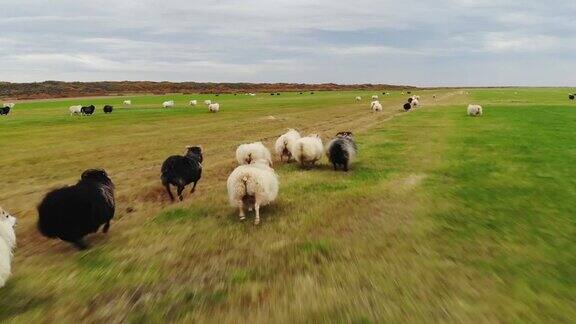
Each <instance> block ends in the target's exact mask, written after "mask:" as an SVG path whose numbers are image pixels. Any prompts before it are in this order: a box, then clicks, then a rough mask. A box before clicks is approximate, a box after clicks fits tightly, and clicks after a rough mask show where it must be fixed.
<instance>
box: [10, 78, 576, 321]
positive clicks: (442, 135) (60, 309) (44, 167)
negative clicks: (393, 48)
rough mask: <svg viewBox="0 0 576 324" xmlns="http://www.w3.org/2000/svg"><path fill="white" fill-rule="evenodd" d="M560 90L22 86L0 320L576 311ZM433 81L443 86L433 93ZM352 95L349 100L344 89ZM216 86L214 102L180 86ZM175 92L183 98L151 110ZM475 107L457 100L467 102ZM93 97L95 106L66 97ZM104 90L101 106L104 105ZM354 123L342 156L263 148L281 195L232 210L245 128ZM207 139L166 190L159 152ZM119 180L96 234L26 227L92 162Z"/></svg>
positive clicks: (477, 316)
mask: <svg viewBox="0 0 576 324" xmlns="http://www.w3.org/2000/svg"><path fill="white" fill-rule="evenodd" d="M567 93H568V90H567V89H501V90H500V89H490V90H488V89H480V90H474V89H472V90H441V91H440V90H439V91H432V90H430V91H419V93H418V94H420V95H421V96H422V100H421V102H422V104H423V107H422V108H419V109H417V110H416V111H414V112H411V113H403V112H401V111H399V108H400V107H401V103H402V102H403V100H404V97H403V96H401V95H400V94H399V93H398V92H395V93H393V94H392V95H391V96H386V97H384V96H381V99H382V100H381V102H382V104H383V106H384V112H383V113H380V114H372V113H371V112H370V111H369V101H368V98H369V97H370V95H371V94H372V93H365V92H320V93H316V94H315V95H310V94H307V93H305V94H304V95H298V94H296V93H283V94H282V95H281V96H280V97H277V96H269V95H267V94H263V95H259V96H257V97H247V96H232V95H221V96H220V97H218V98H216V97H214V96H210V95H197V96H194V95H187V96H183V95H167V96H140V97H130V99H132V102H133V106H132V107H130V108H125V107H122V106H121V105H120V103H121V102H122V101H123V100H124V98H94V99H77V100H52V101H36V102H26V103H20V104H18V105H17V106H16V108H15V109H14V111H13V114H11V115H10V116H7V117H6V116H1V118H0V134H1V136H2V140H1V141H0V152H2V154H1V155H0V165H2V167H1V168H0V179H2V181H0V205H1V206H2V207H4V208H5V209H7V210H9V211H10V212H11V213H12V214H14V215H15V216H17V217H18V218H19V226H18V227H17V236H18V248H17V250H16V251H15V258H14V262H13V273H14V274H13V276H12V277H11V279H10V280H9V281H8V283H7V285H6V286H5V287H4V288H2V289H1V290H0V322H4V321H14V322H21V323H32V322H53V321H59V322H76V321H86V322H102V321H109V322H120V321H127V322H143V321H148V322H165V321H182V322H191V321H196V322H226V323H238V322H260V323H263V322H266V323H278V322H290V323H301V322H354V323H367V322H426V323H429V322H470V323H482V322H487V323H497V322H506V323H510V322H544V323H550V322H566V323H568V322H574V321H575V320H576V244H575V243H576V163H574V161H576V145H575V144H574V139H575V138H576V127H574V125H576V105H575V104H574V103H570V102H569V101H568V100H567ZM432 94H437V95H438V99H436V100H434V99H432ZM356 95H361V96H363V97H364V101H363V102H362V103H356V102H354V100H353V99H354V97H355V96H356ZM192 98H194V99H198V100H199V102H200V101H203V100H204V99H212V100H213V101H218V102H220V104H221V112H220V113H218V114H209V113H208V112H207V109H206V108H205V107H204V106H203V105H199V107H196V108H191V107H186V103H187V102H188V100H189V99H192ZM166 99H175V100H176V108H174V109H171V110H165V109H162V108H159V106H160V104H161V103H162V101H164V100H166ZM472 102H474V103H479V104H482V105H483V106H484V113H485V116H483V117H482V118H470V117H467V116H466V105H467V104H468V103H472ZM89 103H94V104H95V105H97V106H98V108H97V113H96V115H94V116H91V117H71V116H69V115H68V114H67V112H68V110H67V107H68V106H70V105H72V104H89ZM108 103H111V104H113V105H114V106H115V107H116V110H115V111H114V113H113V114H111V115H104V114H103V113H102V112H101V107H102V105H103V104H108ZM288 127H294V128H297V129H299V130H301V132H302V133H305V134H307V133H311V132H315V133H319V134H321V135H322V137H323V139H324V140H325V141H326V140H328V139H329V138H331V137H332V136H333V135H334V134H335V133H336V132H337V131H341V130H351V131H353V132H354V133H355V134H356V140H357V142H358V145H359V150H360V153H359V160H358V162H357V163H356V164H355V165H354V166H353V168H352V170H351V171H350V172H349V173H343V172H339V173H335V172H334V171H332V170H331V168H330V167H329V166H328V164H327V161H326V160H323V161H322V163H321V165H320V166H319V167H318V168H317V169H314V170H308V171H302V170H300V169H299V168H298V167H297V166H296V165H293V164H291V165H281V164H279V163H277V164H276V166H275V168H276V170H277V172H278V173H279V176H280V181H281V186H280V194H279V199H278V201H277V202H276V203H275V204H274V205H271V206H269V207H266V208H264V209H263V210H262V217H263V220H262V224H261V225H260V226H258V227H256V226H254V225H253V224H252V218H251V217H250V216H252V215H250V216H249V218H248V221H245V222H240V221H239V220H238V218H237V214H236V210H234V209H233V208H231V207H229V206H228V202H227V197H226V185H225V181H226V178H227V176H228V174H229V173H230V171H231V170H232V169H233V168H234V166H235V165H234V151H235V148H236V146H237V145H238V144H240V143H243V142H249V141H256V140H263V141H264V142H265V144H267V146H268V147H270V148H271V147H272V143H273V140H274V139H275V137H277V136H278V135H280V134H281V133H282V132H283V131H284V130H285V129H286V128H288ZM191 144H200V145H202V146H203V147H204V149H205V154H204V168H205V172H204V175H203V178H202V180H201V181H200V183H199V185H198V188H197V191H196V193H195V194H193V195H191V196H190V195H189V194H188V193H187V194H186V195H185V200H184V202H181V203H174V204H172V203H170V202H169V200H168V198H167V196H166V194H165V192H164V191H163V188H162V187H161V185H160V181H159V172H160V164H161V163H162V161H163V160H164V159H165V158H166V157H167V156H169V155H172V154H182V153H183V152H184V147H185V146H186V145H191ZM94 167H99V168H104V169H106V170H107V171H108V172H109V174H110V175H111V177H112V179H113V180H114V182H115V184H116V186H117V191H116V196H117V213H116V217H115V219H114V221H113V223H112V227H111V230H110V232H109V234H107V235H103V234H96V235H93V236H91V237H90V238H89V242H90V244H91V245H92V248H91V249H90V250H88V251H86V252H77V251H75V250H74V249H73V248H72V247H71V246H69V245H67V244H65V243H63V242H59V241H48V240H46V239H44V238H42V237H41V236H40V235H39V234H37V232H36V228H35V220H36V217H37V216H36V212H35V207H36V204H37V203H38V202H39V201H40V199H41V198H42V196H43V195H44V194H45V193H46V192H47V191H48V190H49V189H51V188H54V187H57V186H60V185H64V184H71V183H74V182H76V181H77V179H78V177H79V175H80V173H81V172H82V171H83V170H84V169H87V168H94Z"/></svg>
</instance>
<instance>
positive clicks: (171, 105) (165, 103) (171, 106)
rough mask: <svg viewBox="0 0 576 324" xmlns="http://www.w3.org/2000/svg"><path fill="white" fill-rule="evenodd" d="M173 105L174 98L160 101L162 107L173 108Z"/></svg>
mask: <svg viewBox="0 0 576 324" xmlns="http://www.w3.org/2000/svg"><path fill="white" fill-rule="evenodd" d="M173 107H174V100H168V101H164V102H163V103H162V108H173Z"/></svg>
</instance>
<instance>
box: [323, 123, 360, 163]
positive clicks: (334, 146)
mask: <svg viewBox="0 0 576 324" xmlns="http://www.w3.org/2000/svg"><path fill="white" fill-rule="evenodd" d="M357 153H358V148H357V147H356V142H354V138H352V132H340V133H338V134H336V138H335V139H333V140H332V141H331V142H330V143H329V144H328V150H327V155H328V160H330V163H332V165H333V166H334V170H335V171H336V170H338V168H339V167H341V168H342V170H344V171H346V172H347V171H348V168H349V166H350V163H351V162H352V160H354V158H355V157H356V154H357Z"/></svg>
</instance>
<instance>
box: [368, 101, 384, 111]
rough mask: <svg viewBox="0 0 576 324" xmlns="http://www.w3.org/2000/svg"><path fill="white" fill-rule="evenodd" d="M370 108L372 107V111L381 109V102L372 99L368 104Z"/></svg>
mask: <svg viewBox="0 0 576 324" xmlns="http://www.w3.org/2000/svg"><path fill="white" fill-rule="evenodd" d="M370 108H371V109H372V111H373V112H379V111H382V104H380V101H378V100H375V101H372V103H371V104H370Z"/></svg>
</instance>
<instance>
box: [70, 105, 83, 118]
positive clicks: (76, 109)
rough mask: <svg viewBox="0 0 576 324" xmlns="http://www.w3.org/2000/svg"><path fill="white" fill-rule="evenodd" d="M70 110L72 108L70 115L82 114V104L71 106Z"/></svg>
mask: <svg viewBox="0 0 576 324" xmlns="http://www.w3.org/2000/svg"><path fill="white" fill-rule="evenodd" d="M68 110H70V116H72V115H80V114H81V113H82V105H76V106H70V108H68Z"/></svg>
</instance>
